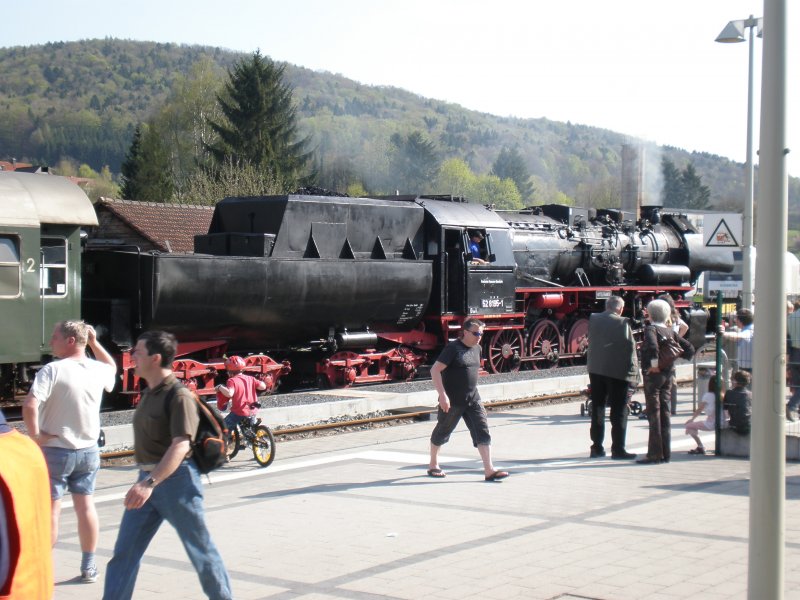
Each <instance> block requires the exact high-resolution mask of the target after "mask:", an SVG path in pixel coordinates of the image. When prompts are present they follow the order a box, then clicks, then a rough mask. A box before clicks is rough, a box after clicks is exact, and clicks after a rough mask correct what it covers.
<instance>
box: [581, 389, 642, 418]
mask: <svg viewBox="0 0 800 600" xmlns="http://www.w3.org/2000/svg"><path fill="white" fill-rule="evenodd" d="M636 387H637V386H636V384H631V385H629V386H628V408H630V410H631V414H632V415H633V416H638V415H640V414H641V413H642V403H641V402H639V401H638V400H633V394H634V393H636ZM591 392H592V386H591V385H587V386H586V389H585V390H583V392H581V394H582V395H583V396H585V397H586V398H585V400H584V401H583V402H581V416H582V417H585V416H586V415H591V414H592V393H591Z"/></svg>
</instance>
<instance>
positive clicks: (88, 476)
mask: <svg viewBox="0 0 800 600" xmlns="http://www.w3.org/2000/svg"><path fill="white" fill-rule="evenodd" d="M42 452H43V453H44V459H45V461H46V462H47V471H48V473H49V474H50V498H52V499H53V500H58V499H59V498H61V497H62V496H63V495H64V491H65V490H69V492H70V493H71V494H81V495H83V496H90V495H92V494H93V493H94V484H95V481H96V480H97V471H98V470H100V450H99V449H98V447H97V446H96V445H95V446H90V447H89V448H81V449H80V450H73V449H71V448H49V447H47V446H45V447H44V448H42Z"/></svg>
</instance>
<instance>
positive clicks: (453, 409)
mask: <svg viewBox="0 0 800 600" xmlns="http://www.w3.org/2000/svg"><path fill="white" fill-rule="evenodd" d="M462 417H463V418H464V423H465V424H466V425H467V429H469V433H470V435H471V436H472V445H473V446H475V447H476V448H477V447H478V446H479V445H487V446H488V445H489V444H491V443H492V436H491V435H489V421H488V420H487V418H486V409H485V408H484V407H483V404H481V403H480V402H471V403H470V404H457V405H452V404H451V405H450V410H449V411H447V412H444V411H443V410H442V408H441V407H439V414H438V415H437V423H436V427H434V429H433V433H431V444H433V445H434V446H443V445H444V444H446V443H447V442H448V441H449V440H450V434H451V433H453V430H454V429H455V428H456V425H458V422H459V420H460V419H461V418H462Z"/></svg>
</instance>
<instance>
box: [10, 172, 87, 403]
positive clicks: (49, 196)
mask: <svg viewBox="0 0 800 600" xmlns="http://www.w3.org/2000/svg"><path fill="white" fill-rule="evenodd" d="M96 225H97V216H96V215H95V212H94V208H93V206H92V203H91V201H90V200H89V198H88V197H87V196H86V194H85V193H84V192H83V191H82V190H81V189H80V188H79V187H78V186H77V185H75V184H74V183H72V182H71V181H69V180H68V179H66V178H64V177H58V176H56V175H49V174H43V173H14V172H0V332H2V335H0V397H2V399H3V400H8V399H12V398H13V397H14V394H15V393H19V392H21V391H23V390H24V389H25V387H26V384H27V383H28V382H29V381H30V378H31V377H32V375H33V370H32V368H33V367H35V366H36V365H38V364H40V361H41V359H42V357H43V356H46V355H47V354H48V353H49V351H50V348H49V341H50V333H51V332H52V329H53V326H54V324H55V323H57V322H58V321H61V320H64V319H76V318H79V317H80V311H81V280H80V273H81V239H80V233H81V232H80V228H81V227H82V226H96Z"/></svg>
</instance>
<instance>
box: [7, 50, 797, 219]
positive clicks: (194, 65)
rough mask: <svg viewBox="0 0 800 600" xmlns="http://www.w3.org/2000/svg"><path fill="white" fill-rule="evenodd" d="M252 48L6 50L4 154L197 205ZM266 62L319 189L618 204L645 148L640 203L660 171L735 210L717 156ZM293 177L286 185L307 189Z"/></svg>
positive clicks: (732, 176) (737, 179)
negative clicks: (135, 183) (234, 84)
mask: <svg viewBox="0 0 800 600" xmlns="http://www.w3.org/2000/svg"><path fill="white" fill-rule="evenodd" d="M250 56H251V55H246V54H241V53H234V52H231V51H226V50H222V49H219V48H209V47H198V46H181V45H175V44H157V43H152V42H134V41H123V40H115V39H105V40H91V41H81V42H69V43H63V42H58V43H49V44H45V45H42V46H30V47H15V48H3V49H0V64H2V72H3V77H2V78H0V159H2V160H10V159H11V158H12V157H13V158H16V159H17V160H19V161H25V162H32V163H36V164H43V165H52V166H56V165H60V167H61V169H62V170H64V169H68V168H71V169H73V170H79V169H84V171H85V172H94V173H103V177H105V180H106V181H108V180H110V179H113V180H114V181H116V182H117V183H122V189H123V190H125V195H130V196H137V199H152V200H171V199H172V200H182V201H192V199H193V196H194V195H196V194H199V193H200V192H199V191H198V190H200V189H201V187H202V186H203V185H210V184H211V183H212V182H211V181H208V180H207V181H206V182H205V183H202V182H201V183H198V179H197V174H198V171H202V172H205V174H206V175H208V174H209V168H210V167H209V165H211V164H213V161H212V156H213V155H214V154H215V152H216V153H217V154H219V151H220V150H222V149H223V148H224V147H227V149H228V150H230V140H231V139H232V138H230V137H229V138H226V135H228V136H229V134H231V133H232V130H231V127H234V128H235V127H240V129H241V131H240V132H239V133H242V132H243V131H246V130H247V125H246V124H244V123H242V124H240V125H236V123H235V120H236V103H237V102H239V101H241V98H240V99H239V100H237V99H236V96H235V93H236V92H235V89H231V88H230V87H229V85H230V82H231V77H232V76H235V75H236V69H237V68H241V65H242V64H246V63H243V62H242V61H247V60H249V59H250ZM269 62H270V63H271V61H269ZM271 64H273V65H274V67H275V68H276V69H277V70H279V71H280V75H281V77H280V82H281V84H285V85H286V86H287V88H286V89H287V90H288V93H289V96H290V101H291V103H292V106H293V109H292V110H293V111H294V114H295V117H296V131H292V132H291V134H290V135H288V136H287V138H286V139H287V143H289V144H294V143H300V142H302V144H303V147H304V148H305V149H306V150H305V152H306V159H305V162H306V163H307V164H305V167H307V169H305V175H304V177H306V179H308V178H309V177H313V180H314V181H313V183H314V184H315V185H319V186H322V187H326V188H329V189H333V190H336V191H339V192H348V191H349V192H351V193H364V192H370V193H394V192H396V191H399V192H401V193H402V192H410V193H414V192H419V193H423V192H433V193H453V194H461V193H464V194H466V195H467V196H469V197H472V198H474V199H477V200H479V201H486V200H487V199H489V201H492V200H494V201H495V203H496V204H498V205H499V206H505V207H512V206H522V205H529V204H538V203H543V202H567V203H575V204H579V205H584V206H597V207H606V206H618V205H619V197H620V171H621V166H620V154H621V149H622V146H623V144H626V143H628V144H640V143H641V144H642V148H643V150H644V156H645V159H646V168H645V201H646V202H647V201H658V200H659V199H660V197H661V193H662V188H663V183H664V179H663V173H664V171H663V168H664V167H665V165H667V164H668V165H671V168H673V169H674V170H675V171H674V173H672V175H675V176H676V177H677V176H680V177H684V178H686V177H687V172H688V179H685V181H689V180H693V181H692V182H691V185H692V186H694V188H695V189H694V192H692V198H693V200H692V202H695V203H696V202H700V204H701V205H702V204H704V203H705V206H708V207H713V208H719V209H725V210H737V209H738V207H740V206H741V204H742V200H741V199H742V198H743V196H744V169H743V166H742V165H741V164H740V163H735V162H733V161H730V160H729V159H726V158H723V157H720V156H715V155H711V154H706V153H689V152H686V151H684V150H681V149H678V148H672V147H661V146H656V145H655V144H652V143H642V142H639V141H637V140H631V139H629V138H627V137H626V136H624V135H622V134H618V133H615V132H612V131H608V130H604V129H599V128H595V127H591V126H588V125H578V124H573V123H569V122H568V123H560V122H555V121H550V120H548V119H516V118H505V117H498V116H494V115H489V114H485V113H480V112H476V111H470V110H467V109H464V108H463V107H460V106H458V105H454V104H450V103H446V102H441V101H438V100H432V99H427V98H422V97H420V96H418V95H416V94H413V93H410V92H407V91H404V90H401V89H397V88H392V87H381V86H367V85H363V84H360V83H357V82H355V81H352V80H349V79H347V78H345V77H342V76H340V75H334V74H331V73H325V72H315V71H311V70H309V69H305V68H302V67H296V66H293V65H289V64H275V63H271ZM244 75H246V74H243V76H244ZM285 96H286V95H285V94H284V97H283V100H284V101H285V100H286V97H285ZM226 132H227V133H226ZM262 150H263V149H262ZM228 155H230V153H228ZM137 156H144V157H147V160H146V161H144V162H143V163H139V165H138V167H136V168H144V169H149V170H150V171H151V173H152V175H151V177H152V179H153V180H154V181H156V180H159V179H160V183H158V184H157V185H158V186H160V187H157V188H153V189H151V190H150V192H147V193H145V192H143V191H141V190H139V191H135V190H134V189H133V188H128V189H127V190H126V187H125V184H126V181H130V177H129V175H130V172H129V173H128V174H126V173H125V171H124V170H123V169H122V166H123V163H126V161H127V165H128V167H135V166H136V160H135V159H136V157H137ZM248 160H250V159H248ZM259 164H260V163H258V162H257V161H256V162H252V161H251V163H250V164H249V168H251V169H253V170H254V175H255V176H260V177H265V176H266V175H265V173H264V172H263V171H264V169H260V167H259ZM215 168H217V169H218V171H217V174H216V175H215V176H213V177H212V178H211V179H216V181H219V180H221V179H222V178H223V177H224V174H223V173H222V171H223V170H224V168H225V166H224V164H217V165H216V167H215ZM259 169H260V170H261V171H262V172H261V173H260V175H259V174H258V171H259ZM87 170H88V171H87ZM295 171H297V169H295ZM297 172H299V171H297ZM120 174H121V175H122V179H120ZM234 175H235V174H232V173H228V175H227V176H234ZM267 175H269V174H267ZM680 177H678V178H679V179H680ZM301 179H302V178H300V179H296V180H295V182H296V183H308V181H301ZM668 179H669V177H668ZM262 183H264V185H267V184H268V182H266V181H265V182H262ZM272 183H275V182H274V181H273V182H272ZM287 185H288V184H287ZM198 186H200V187H198ZM698 186H701V187H698ZM262 187H263V186H262ZM703 187H705V188H706V190H703V189H702V188H703ZM219 189H221V188H214V190H219ZM706 191H707V193H706ZM210 193H217V191H212V192H210ZM789 196H790V207H791V210H793V211H796V210H797V208H798V206H799V205H800V180H798V179H797V178H791V180H790V191H789ZM700 207H701V208H702V207H704V206H700Z"/></svg>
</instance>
